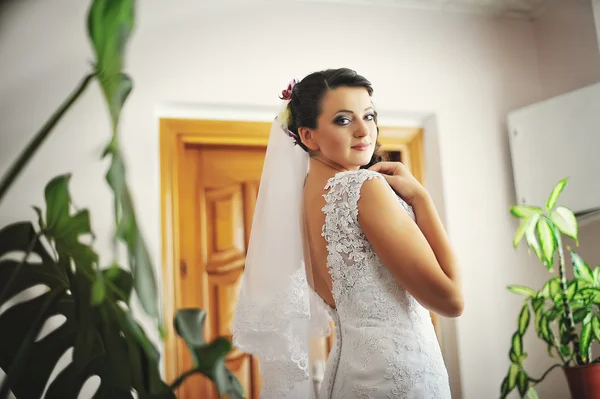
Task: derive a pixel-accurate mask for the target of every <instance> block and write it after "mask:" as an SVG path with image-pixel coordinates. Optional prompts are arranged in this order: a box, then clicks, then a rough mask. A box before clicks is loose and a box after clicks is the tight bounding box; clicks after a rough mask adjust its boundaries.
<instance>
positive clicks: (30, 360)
mask: <svg viewBox="0 0 600 399" xmlns="http://www.w3.org/2000/svg"><path fill="white" fill-rule="evenodd" d="M133 25H134V1H133V0H93V1H92V4H91V7H90V8H89V12H88V20H87V28H88V36H89V39H90V41H91V44H92V46H93V48H94V52H95V55H96V60H95V63H94V68H93V70H92V71H91V72H90V74H88V75H87V76H85V77H84V79H83V80H82V81H81V83H80V85H79V86H78V87H77V88H76V90H75V91H74V92H73V93H72V94H71V95H70V96H69V97H68V98H67V100H66V101H65V102H64V103H63V104H62V105H61V106H60V107H59V109H58V110H57V111H56V112H55V114H54V115H52V117H51V118H50V119H49V120H48V122H47V123H46V124H45V125H44V126H43V127H42V128H41V129H40V131H39V132H38V133H37V134H36V135H35V136H34V138H33V140H32V141H31V142H30V143H29V145H28V146H27V147H26V148H25V149H24V150H23V152H22V153H21V154H20V155H19V157H18V158H17V160H16V161H15V163H14V164H13V165H12V166H11V167H10V168H9V170H8V171H7V172H6V173H5V174H4V177H3V178H2V180H1V181H0V201H1V200H2V198H3V197H4V195H5V194H6V193H7V192H8V191H9V188H10V186H11V184H12V182H13V181H14V180H15V178H16V177H17V176H18V174H19V173H20V172H21V171H22V170H23V168H24V167H25V166H26V164H27V163H28V161H29V160H30V159H31V157H32V156H33V155H34V154H35V152H36V151H37V150H38V149H39V147H40V146H41V144H42V143H43V142H44V140H45V139H46V138H47V137H48V136H49V135H50V133H51V132H52V130H53V128H54V126H55V125H56V124H57V122H58V121H59V120H60V119H61V118H62V116H63V115H64V114H65V113H66V112H67V111H68V110H69V108H70V107H71V106H72V105H73V104H74V103H76V101H77V100H78V98H79V96H80V95H81V94H82V93H83V92H84V91H85V89H86V88H87V87H88V86H89V84H90V83H91V82H92V81H97V82H98V83H99V84H100V86H101V88H102V91H103V94H104V97H105V99H106V104H107V106H108V111H109V117H110V119H111V121H112V132H111V133H112V134H111V135H110V139H109V140H108V145H107V146H106V149H105V151H104V154H103V157H108V158H109V159H110V167H109V169H108V172H107V174H106V180H107V182H108V184H109V186H110V188H111V189H112V191H113V193H114V207H115V208H114V211H115V229H114V244H115V245H114V248H115V252H116V248H117V246H118V245H123V246H124V247H125V248H126V249H127V255H128V257H127V258H128V262H127V264H125V265H122V264H119V262H118V261H117V255H116V253H115V254H114V259H115V260H114V261H113V262H112V264H109V265H100V264H99V256H98V253H97V252H96V251H95V249H94V240H93V233H92V228H91V226H92V223H91V215H90V213H89V212H88V210H86V209H75V207H74V205H73V203H72V201H71V195H70V192H69V188H68V184H69V178H70V176H71V174H70V173H65V174H63V175H60V176H57V177H55V178H53V179H52V180H51V181H50V182H49V183H48V184H47V185H46V187H45V191H44V193H45V202H46V204H45V209H41V208H39V207H34V210H33V211H32V216H35V215H36V214H37V224H36V225H34V223H32V222H30V221H23V222H16V223H12V224H10V225H8V226H4V227H2V228H0V326H1V327H0V368H2V369H3V370H4V371H5V373H6V376H5V378H4V379H2V380H0V399H4V398H7V397H8V394H9V391H12V392H13V394H14V395H15V396H16V397H17V399H25V398H39V397H41V396H42V393H43V392H45V397H46V398H48V399H50V398H57V399H58V398H59V399H75V398H77V397H78V395H79V393H80V390H81V388H82V386H83V385H84V384H85V383H86V381H88V379H90V378H93V377H99V379H100V383H99V386H98V389H97V390H96V393H95V394H94V398H111V399H119V398H133V397H134V396H133V394H132V392H133V391H135V392H136V394H137V397H138V398H152V399H175V391H176V390H177V387H179V386H180V385H181V383H182V382H183V381H184V380H185V378H187V377H188V376H190V375H192V374H195V373H201V374H204V375H205V376H206V377H207V378H209V379H211V380H212V381H214V382H215V385H216V387H217V390H218V392H219V393H220V394H221V395H228V396H229V397H230V398H232V399H237V398H243V392H242V387H241V385H240V383H239V381H238V380H237V379H236V378H235V376H234V375H233V374H232V373H231V372H230V371H229V370H228V369H227V368H226V367H225V363H224V359H225V355H226V354H227V353H228V352H229V351H230V349H231V343H230V341H229V340H227V339H226V338H223V337H220V338H217V339H215V340H214V341H212V342H210V343H207V342H205V341H204V334H203V326H204V319H205V317H206V313H205V312H204V311H203V310H201V309H181V310H179V311H178V312H177V314H176V316H175V320H174V325H175V330H176V332H177V334H178V335H179V336H180V337H181V338H182V339H184V340H185V342H186V344H187V346H188V348H189V350H190V351H191V354H192V358H193V359H194V362H195V366H194V367H193V368H192V369H190V370H189V371H187V372H186V373H184V374H183V375H181V376H180V377H179V378H178V379H176V380H175V381H171V382H169V383H167V382H164V381H163V380H162V379H161V376H160V373H159V361H160V359H159V355H158V351H157V349H156V348H155V346H154V345H153V344H152V342H151V341H150V340H149V339H148V337H147V336H146V333H145V331H144V330H143V329H142V327H141V326H140V325H139V324H138V323H137V321H136V320H135V318H134V315H133V313H132V310H131V309H130V307H129V305H130V298H131V295H132V293H135V294H136V295H137V297H138V298H139V302H140V304H141V306H142V308H143V310H144V312H145V313H146V314H147V315H148V316H149V318H150V319H151V320H153V322H154V324H155V327H156V328H157V329H158V330H159V331H160V335H161V337H162V336H163V335H164V333H163V331H164V329H163V326H162V323H163V321H162V318H161V312H160V310H159V306H158V292H157V284H156V277H155V275H154V267H153V265H152V263H151V260H150V256H149V253H148V250H147V248H146V245H145V243H144V239H143V237H142V234H141V232H140V230H139V228H138V224H137V221H136V212H135V208H134V205H133V201H132V198H131V195H130V191H129V187H128V185H127V183H126V176H125V165H124V162H123V159H122V157H121V151H120V148H119V135H118V123H119V115H120V113H121V109H122V107H123V104H124V103H125V100H126V98H127V96H128V95H129V93H130V92H131V89H132V82H131V79H130V78H129V77H128V76H127V75H126V74H125V73H124V72H123V61H124V53H125V45H126V44H127V41H128V38H129V35H130V33H131V31H132V29H133ZM0 206H1V202H0ZM0 209H1V208H0ZM34 212H35V213H34ZM90 237H91V240H89V238H90ZM86 238H87V240H86ZM90 241H91V242H90ZM40 285H42V286H45V292H44V293H42V294H41V295H39V296H37V297H33V298H31V297H30V298H29V300H27V301H23V302H19V303H16V301H15V299H16V298H17V297H18V296H19V295H22V294H24V293H26V292H27V291H29V290H30V289H31V288H33V287H36V286H40ZM30 293H31V292H30ZM17 302H18V301H17ZM54 316H57V317H58V319H61V318H62V324H60V322H57V318H56V317H54ZM51 318H52V319H53V321H54V324H55V328H54V329H53V330H52V331H50V332H47V333H45V334H43V335H40V332H41V331H42V327H43V326H44V324H45V323H46V321H49V320H50V319H51ZM56 324H60V325H58V326H56ZM70 349H72V362H70V363H68V362H67V363H68V365H67V366H66V368H65V369H63V370H62V371H61V372H60V373H59V374H58V375H57V376H56V377H55V378H54V379H53V380H52V381H50V379H49V378H50V376H51V373H52V372H53V370H54V367H55V365H56V363H57V361H58V360H59V358H61V357H64V356H63V355H66V354H67V352H69V351H70Z"/></svg>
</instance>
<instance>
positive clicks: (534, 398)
mask: <svg viewBox="0 0 600 399" xmlns="http://www.w3.org/2000/svg"><path fill="white" fill-rule="evenodd" d="M527 399H540V397H539V396H538V393H537V391H536V390H535V389H534V388H533V387H529V390H528V391H527Z"/></svg>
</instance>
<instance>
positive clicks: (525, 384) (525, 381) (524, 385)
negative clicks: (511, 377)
mask: <svg viewBox="0 0 600 399" xmlns="http://www.w3.org/2000/svg"><path fill="white" fill-rule="evenodd" d="M517 388H519V393H520V394H521V397H524V396H525V395H526V394H527V391H528V390H529V378H527V374H525V372H524V371H523V370H521V371H520V372H519V375H518V376H517Z"/></svg>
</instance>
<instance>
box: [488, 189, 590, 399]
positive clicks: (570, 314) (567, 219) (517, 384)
mask: <svg viewBox="0 0 600 399" xmlns="http://www.w3.org/2000/svg"><path fill="white" fill-rule="evenodd" d="M567 180H568V179H566V178H565V179H563V180H561V181H559V182H558V183H557V185H556V186H555V187H554V189H553V190H552V192H551V194H550V197H549V198H548V200H547V201H546V203H545V206H544V208H541V207H538V206H529V205H522V206H513V207H511V209H510V212H511V213H512V215H513V216H515V217H517V218H519V219H521V220H522V222H521V224H520V226H519V228H518V229H517V231H516V233H515V235H514V239H513V245H514V247H515V248H516V247H517V246H518V245H519V243H520V242H521V241H522V240H523V239H525V242H526V243H527V246H528V247H529V248H530V249H531V250H532V252H533V253H535V255H536V256H537V258H538V259H539V260H540V261H541V262H542V264H543V265H544V266H545V267H546V268H547V269H548V270H549V271H551V272H554V266H555V264H557V266H558V276H556V277H553V278H551V279H550V280H548V281H547V282H546V283H545V284H544V285H543V287H542V288H541V289H540V290H539V291H535V290H534V289H532V288H529V287H524V286H520V285H511V286H509V287H508V289H509V290H510V291H512V292H514V293H516V294H519V295H522V296H524V301H523V307H522V308H521V311H520V314H519V317H518V329H517V331H516V332H515V333H514V334H513V336H512V344H511V348H510V351H509V358H510V362H511V363H510V366H509V369H508V373H507V375H506V377H505V378H504V380H503V382H502V385H501V389H500V390H501V398H505V397H506V396H507V395H508V394H509V393H510V392H511V391H513V390H514V389H516V390H518V392H519V393H520V395H521V397H525V396H527V397H529V398H537V393H536V391H535V389H534V387H535V385H536V384H538V383H540V382H541V381H542V380H543V379H544V378H545V377H546V376H547V375H548V373H549V372H550V371H552V370H553V369H554V368H557V367H561V368H563V370H564V372H565V374H566V376H567V379H568V381H569V388H570V390H571V394H572V397H573V398H576V399H584V398H585V399H588V398H589V399H591V398H598V397H600V357H594V355H593V354H592V351H591V344H592V342H593V341H599V342H600V267H596V268H595V269H593V268H591V267H590V266H589V265H588V264H587V263H586V262H585V261H584V260H583V259H582V258H581V257H580V256H579V255H578V254H577V252H576V251H575V250H574V249H573V248H572V247H571V246H569V245H566V244H565V242H564V241H563V238H565V237H568V238H570V239H571V240H573V242H574V243H575V245H576V246H578V245H579V241H578V231H579V230H578V223H577V219H576V218H575V215H574V214H573V212H572V211H571V210H570V209H569V208H567V207H564V206H557V201H558V198H559V196H560V194H561V192H562V191H563V189H564V187H565V185H566V184H567ZM565 250H566V251H565ZM565 252H567V253H568V256H569V259H570V261H571V264H572V266H573V275H574V277H573V278H572V279H568V278H567V273H566V268H567V256H565ZM532 322H533V323H532ZM530 324H533V325H534V328H535V332H536V333H537V336H538V337H539V338H540V339H541V340H543V341H544V342H545V343H546V344H547V349H548V354H549V355H550V356H551V357H553V358H556V359H557V363H556V364H555V365H553V366H552V367H550V368H549V369H548V370H547V371H546V372H545V373H544V374H543V375H542V377H541V378H534V377H532V376H530V375H529V374H528V373H527V371H526V370H525V367H524V360H525V358H526V357H527V354H526V352H525V351H524V348H523V336H524V335H525V333H526V332H527V330H528V328H529V326H530ZM596 356H597V354H596Z"/></svg>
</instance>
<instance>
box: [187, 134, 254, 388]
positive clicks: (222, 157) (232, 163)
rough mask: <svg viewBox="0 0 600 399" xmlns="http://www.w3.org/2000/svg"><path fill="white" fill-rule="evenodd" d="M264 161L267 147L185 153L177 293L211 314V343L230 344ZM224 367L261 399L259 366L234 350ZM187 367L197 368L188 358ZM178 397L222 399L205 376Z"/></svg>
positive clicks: (215, 148) (208, 323)
mask: <svg viewBox="0 0 600 399" xmlns="http://www.w3.org/2000/svg"><path fill="white" fill-rule="evenodd" d="M264 156H265V149H264V148H256V147H243V146H210V145H193V144H192V145H186V147H185V150H184V154H183V162H182V166H183V171H184V173H182V174H181V178H180V181H179V184H180V190H181V191H180V196H181V197H180V198H181V208H180V209H181V210H180V212H181V216H180V223H181V229H182V231H183V232H184V233H183V235H182V237H181V241H180V245H181V248H182V252H181V255H182V259H183V260H184V262H185V264H186V265H185V268H184V270H182V275H181V277H180V290H181V292H182V299H183V303H182V305H183V306H184V307H188V306H189V307H199V308H202V309H205V310H206V311H207V314H208V317H207V321H206V326H205V330H206V339H207V340H212V339H214V338H216V337H220V336H221V337H226V338H228V339H230V340H231V324H232V320H233V314H234V311H235V304H236V301H237V297H238V291H239V286H240V281H241V277H242V272H243V270H244V264H245V259H246V248H247V246H248V240H249V238H250V228H251V225H252V217H253V213H254V206H255V203H256V196H257V194H258V184H259V181H260V176H261V172H262V165H263V161H264ZM226 364H227V367H228V368H229V369H230V370H231V371H232V372H233V373H234V374H235V375H236V376H237V377H238V379H239V380H240V382H241V384H242V386H243V387H244V390H245V392H246V394H247V395H248V398H258V390H259V383H260V378H259V374H258V368H257V362H256V360H255V359H253V358H252V357H251V356H249V355H247V354H245V353H242V352H240V351H239V350H237V349H234V350H233V351H232V352H231V353H230V354H229V355H228V356H227V359H226ZM184 368H185V369H188V368H192V363H191V359H190V357H189V356H188V355H187V354H186V356H185V365H184ZM179 397H180V398H181V399H192V398H194V399H195V398H207V399H212V398H218V396H217V393H216V391H215V389H214V386H213V383H212V382H210V381H208V380H207V379H206V378H204V377H202V376H198V377H196V378H194V379H191V380H189V381H187V382H186V383H185V386H184V389H183V390H182V392H181V393H180V395H179Z"/></svg>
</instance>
